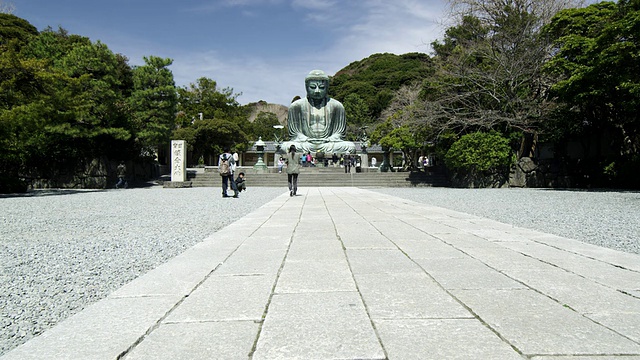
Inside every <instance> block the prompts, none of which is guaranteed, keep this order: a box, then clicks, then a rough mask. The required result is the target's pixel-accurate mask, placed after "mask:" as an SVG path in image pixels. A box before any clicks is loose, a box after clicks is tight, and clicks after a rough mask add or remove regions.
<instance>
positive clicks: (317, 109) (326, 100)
mask: <svg viewBox="0 0 640 360" xmlns="http://www.w3.org/2000/svg"><path fill="white" fill-rule="evenodd" d="M305 85H306V90H307V97H306V98H304V99H299V100H297V101H295V102H293V103H292V104H291V106H290V107H289V117H288V124H289V136H290V139H291V140H290V141H288V142H285V143H284V147H285V148H288V147H289V146H291V145H295V146H296V149H298V150H300V151H303V152H310V153H316V152H323V153H351V154H353V153H354V152H355V144H354V143H353V142H351V141H345V140H344V139H343V136H344V133H345V130H346V126H347V121H346V117H345V111H344V106H342V104H341V103H340V102H339V101H337V100H335V99H332V98H330V97H329V96H327V90H328V88H329V77H328V76H327V75H326V74H325V73H324V72H323V71H321V70H313V71H311V72H310V73H309V75H307V77H306V78H305Z"/></svg>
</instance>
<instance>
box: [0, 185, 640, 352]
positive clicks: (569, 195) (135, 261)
mask: <svg viewBox="0 0 640 360" xmlns="http://www.w3.org/2000/svg"><path fill="white" fill-rule="evenodd" d="M374 191H379V192H383V193H386V194H391V195H395V196H398V197H402V198H407V199H410V200H413V201H417V202H421V203H425V204H429V205H435V206H440V207H445V208H449V209H453V210H457V211H462V212H467V213H472V214H476V215H480V216H484V217H487V218H491V219H495V220H498V221H501V222H504V223H508V224H513V225H516V226H522V227H527V228H533V229H537V230H541V231H545V232H548V233H552V234H557V235H561V236H565V237H569V238H574V239H577V240H581V241H585V242H589V243H592V244H596V245H601V246H606V247H610V248H614V249H618V250H622V251H626V252H632V253H640V230H639V229H640V221H639V220H640V219H639V217H640V192H598V191H558V190H540V189H538V190H533V189H447V188H400V189H375V190H374ZM285 192H286V189H282V188H251V189H249V191H248V192H246V193H244V192H243V193H242V194H241V198H240V199H231V198H230V199H222V198H221V196H220V190H219V189H218V188H192V189H163V188H160V187H151V188H145V189H127V190H104V191H73V190H57V191H55V190H52V191H37V192H33V193H29V194H27V195H24V196H0V315H1V316H0V355H1V354H3V353H5V352H7V351H9V350H10V349H12V348H14V347H16V346H18V345H19V344H21V343H23V342H25V341H27V340H28V339H30V338H32V337H34V336H35V335H37V334H40V333H42V332H43V331H44V330H46V329H48V328H50V327H51V326H53V325H54V324H56V323H57V322H59V321H61V320H63V319H65V318H67V317H69V316H70V315H72V314H74V313H76V312H79V311H80V310H82V309H83V308H84V307H85V306H87V305H89V304H90V303H93V302H95V301H97V300H99V299H102V298H104V297H106V296H107V295H108V294H109V293H111V292H112V291H114V290H116V289H118V288H119V287H121V286H122V285H124V284H126V283H127V282H129V281H131V280H133V279H134V278H136V277H138V276H140V275H142V274H144V273H145V272H147V271H149V270H150V269H153V268H155V267H157V266H158V265H159V264H161V263H163V262H165V261H167V260H168V259H170V258H172V257H174V256H176V255H178V254H180V253H181V252H183V251H184V250H185V249H187V248H189V247H191V246H193V245H194V244H196V243H198V242H199V241H201V240H203V239H204V238H206V237H207V236H208V235H209V234H211V233H212V232H214V231H216V230H218V229H220V228H222V227H224V226H225V225H226V224H228V223H229V222H232V221H234V219H236V218H238V217H241V216H243V215H244V214H247V213H249V212H251V211H253V210H254V209H256V208H258V207H260V206H262V205H263V204H265V203H267V202H269V201H270V200H272V199H273V198H275V197H277V196H278V195H281V194H283V193H285Z"/></svg>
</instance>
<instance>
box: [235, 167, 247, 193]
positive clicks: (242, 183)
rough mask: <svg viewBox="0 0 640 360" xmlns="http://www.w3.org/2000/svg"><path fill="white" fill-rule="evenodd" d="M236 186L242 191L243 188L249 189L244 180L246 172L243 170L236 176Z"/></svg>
mask: <svg viewBox="0 0 640 360" xmlns="http://www.w3.org/2000/svg"><path fill="white" fill-rule="evenodd" d="M236 188H238V192H242V190H245V191H246V190H247V184H246V183H245V180H244V173H243V172H241V173H239V174H238V177H237V178H236Z"/></svg>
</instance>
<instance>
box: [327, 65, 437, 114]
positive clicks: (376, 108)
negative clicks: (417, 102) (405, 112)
mask: <svg viewBox="0 0 640 360" xmlns="http://www.w3.org/2000/svg"><path fill="white" fill-rule="evenodd" d="M432 73H433V64H432V61H431V58H430V57H429V55H427V54H422V53H408V54H403V55H394V54H374V55H371V56H370V57H368V58H366V59H364V60H361V61H356V62H353V63H351V64H349V65H348V66H346V67H345V68H343V69H341V70H340V71H338V72H337V73H336V75H335V76H334V77H333V78H332V79H331V85H330V86H329V93H330V94H331V96H333V97H335V98H336V99H337V100H339V101H341V102H346V99H347V96H349V95H350V94H356V95H358V96H359V97H360V98H361V99H362V101H364V103H365V105H366V106H367V108H368V109H369V114H368V116H369V117H370V118H371V119H376V120H377V119H378V118H379V117H380V114H381V113H382V111H383V110H384V109H385V108H386V107H387V106H388V105H389V103H390V102H391V100H392V99H393V93H394V92H395V91H397V90H398V89H399V88H400V87H401V86H402V85H406V84H410V83H413V82H415V81H416V80H418V81H421V80H422V79H424V78H426V77H428V76H430V75H431V74H432Z"/></svg>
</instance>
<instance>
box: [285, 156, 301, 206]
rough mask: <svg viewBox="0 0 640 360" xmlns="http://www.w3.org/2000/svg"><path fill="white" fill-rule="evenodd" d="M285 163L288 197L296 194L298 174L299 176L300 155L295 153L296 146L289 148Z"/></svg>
mask: <svg viewBox="0 0 640 360" xmlns="http://www.w3.org/2000/svg"><path fill="white" fill-rule="evenodd" d="M285 162H286V163H287V181H288V183H289V196H294V195H296V193H297V192H298V174H300V154H298V153H297V152H296V146H295V145H291V146H289V152H288V153H287V157H286V159H285Z"/></svg>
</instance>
